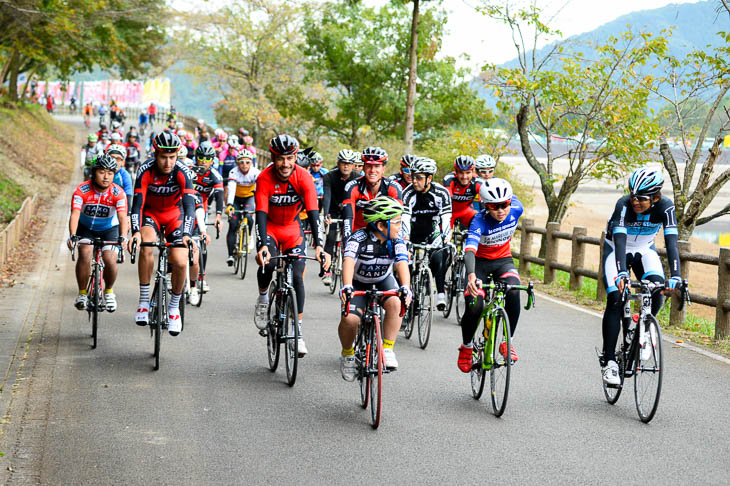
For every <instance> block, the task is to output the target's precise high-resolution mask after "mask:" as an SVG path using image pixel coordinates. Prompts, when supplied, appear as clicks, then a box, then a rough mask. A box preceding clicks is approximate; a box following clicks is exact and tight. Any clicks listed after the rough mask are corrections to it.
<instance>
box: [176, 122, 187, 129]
mask: <svg viewBox="0 0 730 486" xmlns="http://www.w3.org/2000/svg"><path fill="white" fill-rule="evenodd" d="M184 126H185V125H183V122H181V121H179V122H175V128H176V129H178V130H180V129H181V128H183V127H184Z"/></svg>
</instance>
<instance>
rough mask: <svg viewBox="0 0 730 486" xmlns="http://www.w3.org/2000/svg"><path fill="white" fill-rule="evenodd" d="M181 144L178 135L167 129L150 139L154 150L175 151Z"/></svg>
mask: <svg viewBox="0 0 730 486" xmlns="http://www.w3.org/2000/svg"><path fill="white" fill-rule="evenodd" d="M181 145H182V144H181V143H180V139H179V138H178V136H177V135H175V134H174V133H172V132H168V131H167V130H165V131H163V132H161V133H160V134H159V135H157V136H156V137H155V138H154V140H152V146H153V147H154V149H155V152H165V153H176V152H177V151H178V150H180V146H181Z"/></svg>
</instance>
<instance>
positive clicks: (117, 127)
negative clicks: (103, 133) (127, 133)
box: [112, 120, 124, 142]
mask: <svg viewBox="0 0 730 486" xmlns="http://www.w3.org/2000/svg"><path fill="white" fill-rule="evenodd" d="M115 133H117V134H119V140H115V139H114V138H113V137H114V134H115ZM123 138H124V132H123V131H122V124H121V123H120V122H118V121H117V120H114V121H113V122H112V140H113V141H114V142H117V141H118V142H121V141H122V139H123Z"/></svg>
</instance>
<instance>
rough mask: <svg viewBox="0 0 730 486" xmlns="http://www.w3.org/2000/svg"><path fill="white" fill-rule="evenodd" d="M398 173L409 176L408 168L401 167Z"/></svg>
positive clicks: (409, 169)
mask: <svg viewBox="0 0 730 486" xmlns="http://www.w3.org/2000/svg"><path fill="white" fill-rule="evenodd" d="M400 171H401V172H403V173H404V174H405V175H409V174H410V173H411V168H410V167H401V168H400Z"/></svg>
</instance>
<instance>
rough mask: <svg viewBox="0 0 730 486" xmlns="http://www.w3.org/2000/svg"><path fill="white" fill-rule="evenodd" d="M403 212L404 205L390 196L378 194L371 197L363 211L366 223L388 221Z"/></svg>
mask: <svg viewBox="0 0 730 486" xmlns="http://www.w3.org/2000/svg"><path fill="white" fill-rule="evenodd" d="M401 214H403V205H402V204H401V203H400V202H398V200H396V199H393V198H392V197H390V196H378V197H376V198H375V199H371V200H370V201H368V202H367V204H366V205H365V208H364V209H363V211H362V216H363V219H364V220H365V222H366V223H377V222H378V221H388V220H391V219H393V218H395V217H397V216H400V215H401Z"/></svg>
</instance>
